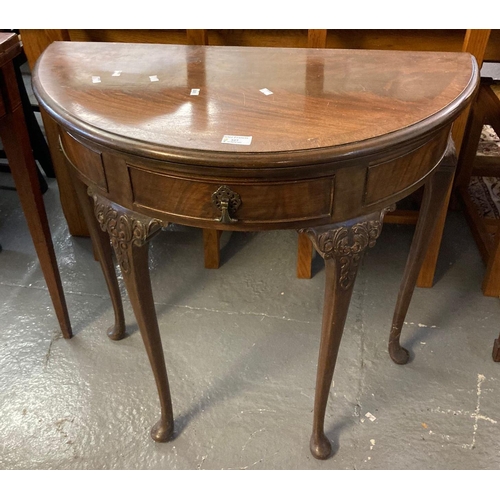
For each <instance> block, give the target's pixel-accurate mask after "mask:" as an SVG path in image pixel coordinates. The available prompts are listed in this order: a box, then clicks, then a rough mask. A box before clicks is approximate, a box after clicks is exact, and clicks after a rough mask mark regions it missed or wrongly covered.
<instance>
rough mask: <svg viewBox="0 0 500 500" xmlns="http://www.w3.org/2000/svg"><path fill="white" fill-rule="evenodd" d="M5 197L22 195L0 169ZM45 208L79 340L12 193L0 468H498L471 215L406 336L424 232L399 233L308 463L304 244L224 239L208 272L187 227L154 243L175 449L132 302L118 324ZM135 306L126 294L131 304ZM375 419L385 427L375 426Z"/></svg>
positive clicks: (97, 280) (311, 322)
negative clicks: (299, 253) (403, 283)
mask: <svg viewBox="0 0 500 500" xmlns="http://www.w3.org/2000/svg"><path fill="white" fill-rule="evenodd" d="M0 185H2V186H8V185H12V181H11V178H10V176H9V175H8V174H0ZM49 185H50V188H49V191H48V192H47V193H46V194H45V203H46V206H47V211H48V215H49V219H50V223H51V229H52V232H53V233H52V234H53V239H54V242H55V248H56V253H57V256H58V259H59V264H60V270H61V275H62V279H63V284H64V289H65V292H66V297H67V301H68V306H69V311H70V315H71V318H72V323H73V327H74V332H75V336H74V338H73V339H72V340H69V341H68V340H64V339H62V338H61V335H60V332H59V329H58V324H57V321H56V318H55V315H54V311H53V309H52V305H51V301H50V298H49V295H48V292H47V289H46V285H45V282H44V279H43V276H42V274H41V271H40V267H39V264H38V260H37V257H36V254H35V252H34V248H33V245H32V242H31V239H30V236H29V233H28V229H27V226H26V223H25V220H24V217H23V214H22V212H21V210H20V205H19V202H18V198H17V193H16V192H15V191H9V190H1V191H0V193H1V195H0V243H1V245H2V247H3V251H2V252H1V253H0V301H1V303H2V304H3V306H2V308H1V309H0V414H1V416H2V417H1V419H0V468H1V469H318V470H320V469H327V470H328V469H498V468H499V467H500V425H498V422H499V421H500V390H499V389H498V385H497V382H498V380H499V379H500V365H499V364H496V363H494V362H493V361H492V358H491V350H492V345H493V340H494V339H495V338H496V337H497V336H498V333H499V330H500V321H499V319H500V307H499V305H500V304H499V300H498V299H496V298H487V297H484V296H483V295H482V293H481V290H480V285H481V280H482V276H483V273H484V265H483V263H482V262H481V259H480V256H479V253H478V251H477V249H476V246H475V244H474V242H473V240H472V237H471V235H470V231H469V229H468V227H467V226H466V224H465V222H464V219H463V217H462V214H461V213H459V212H452V213H450V214H449V218H448V221H447V226H446V230H445V234H444V239H443V245H442V251H441V255H440V260H439V265H438V269H437V282H436V284H435V286H434V287H433V288H432V289H417V290H416V291H415V294H414V298H413V302H412V304H411V307H410V311H409V314H408V317H407V324H406V327H405V329H404V331H403V344H404V345H405V346H406V347H407V348H408V349H409V350H410V352H411V362H410V363H409V364H408V365H406V366H397V365H395V364H394V363H393V362H392V361H391V360H390V359H389V356H388V354H387V346H386V343H387V337H388V332H389V327H390V321H391V318H392V312H393V307H394V303H395V299H396V295H397V291H398V286H399V280H400V278H401V275H402V272H403V267H404V264H405V260H406V256H407V253H408V249H409V245H410V241H411V237H412V233H413V227H411V226H395V225H392V226H391V225H386V226H385V228H384V231H383V232H382V235H381V237H380V238H379V241H378V243H377V245H376V246H375V248H373V249H371V250H370V251H369V252H368V254H367V256H366V258H365V260H364V262H363V264H362V267H361V269H360V272H359V275H358V279H357V282H356V285H355V290H354V294H353V299H352V303H351V308H350V312H349V317H348V320H347V324H346V329H345V333H344V338H343V341H342V345H341V348H340V353H339V359H338V363H337V369H336V372H335V376H334V385H333V386H332V389H331V393H330V400H329V405H328V408H327V417H326V430H327V435H328V436H329V438H330V439H332V440H333V442H334V450H335V454H334V456H332V457H331V458H330V459H328V460H326V461H317V460H315V459H314V458H312V457H311V455H310V454H309V449H308V444H309V436H310V431H311V421H312V409H313V395H314V385H315V374H316V360H317V353H318V346H319V334H320V326H321V325H320V320H321V310H322V302H323V285H324V270H323V267H322V262H321V259H317V258H316V259H315V261H314V269H315V275H314V277H313V279H311V280H298V279H296V278H295V258H296V241H297V236H296V234H295V233H294V232H293V231H281V232H278V231H275V232H267V233H233V234H230V233H225V234H224V236H223V240H222V244H223V249H222V260H223V264H222V266H221V268H220V269H218V270H206V269H204V268H203V253H202V237H201V236H202V235H201V231H200V230H197V229H189V228H182V227H179V226H175V227H173V228H172V230H170V231H167V232H164V233H162V234H161V235H160V236H159V237H157V238H156V239H154V240H153V242H152V245H151V268H152V274H153V287H154V293H155V301H156V307H157V311H158V316H159V323H160V329H161V332H162V340H163V346H164V351H165V357H166V361H167V368H168V372H169V377H170V383H171V390H172V397H173V405H174V414H175V425H176V437H175V439H174V440H173V441H172V442H170V443H165V444H158V443H155V442H153V441H152V440H151V438H150V437H149V430H150V427H151V425H153V424H154V423H155V422H156V420H157V419H158V416H159V406H158V398H157V394H156V389H155V384H154V381H153V377H152V372H151V369H150V367H149V364H148V360H147V357H146V353H145V350H144V348H143V344H142V340H141V337H140V334H139V332H138V331H137V327H136V324H135V321H134V318H133V314H132V311H131V308H130V305H129V303H128V300H127V299H125V308H126V311H125V312H126V317H127V325H128V336H127V337H126V338H125V339H124V340H122V341H120V342H112V341H110V340H109V339H108V338H107V336H106V334H105V331H106V329H107V327H108V326H109V325H110V324H111V322H112V319H113V313H112V309H111V303H110V300H109V298H108V296H107V293H106V288H105V283H104V279H103V277H102V275H101V272H100V268H99V265H98V263H97V262H95V261H94V260H93V254H92V250H91V245H90V241H89V240H88V239H84V238H73V237H71V236H70V235H69V233H68V230H67V227H66V224H65V220H64V217H63V215H62V212H61V208H60V204H59V198H58V190H57V185H56V184H55V182H54V181H53V180H50V181H49ZM124 296H125V292H124ZM367 413H370V414H372V415H373V416H374V417H375V419H372V420H371V419H370V418H368V417H366V414H367Z"/></svg>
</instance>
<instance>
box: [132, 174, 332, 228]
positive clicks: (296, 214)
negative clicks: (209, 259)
mask: <svg viewBox="0 0 500 500" xmlns="http://www.w3.org/2000/svg"><path fill="white" fill-rule="evenodd" d="M129 173H130V180H131V185H132V192H133V201H134V205H135V206H136V208H138V209H139V208H140V207H144V208H148V209H152V210H154V211H156V212H161V213H162V214H164V215H165V216H166V217H167V218H168V217H169V216H174V217H181V218H187V219H191V220H192V222H193V223H194V222H195V221H213V220H219V221H220V222H223V223H224V222H227V223H228V224H236V223H237V224H243V225H244V224H252V223H256V222H259V223H281V222H291V221H300V220H304V221H307V220H314V219H318V218H325V217H329V216H330V215H331V213H332V202H333V177H329V178H321V179H309V180H305V181H292V182H276V183H268V182H241V181H238V182H237V183H233V182H229V181H225V180H221V181H220V182H215V181H214V182H207V181H196V180H187V179H184V178H181V177H175V176H170V175H164V174H158V173H157V172H152V171H148V170H144V169H141V168H134V167H132V166H129ZM218 190H219V191H218ZM216 193H217V194H216ZM224 197H228V199H229V198H230V200H229V201H228V212H229V213H228V214H226V216H229V218H230V219H232V221H231V222H230V221H229V219H228V218H227V217H226V218H224V214H223V211H224V210H223V208H222V207H221V200H223V199H224ZM238 200H239V203H238ZM172 220H175V219H172Z"/></svg>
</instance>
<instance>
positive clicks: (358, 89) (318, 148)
mask: <svg viewBox="0 0 500 500" xmlns="http://www.w3.org/2000/svg"><path fill="white" fill-rule="evenodd" d="M477 84H478V68H477V64H476V62H475V60H474V59H473V58H472V57H471V56H470V55H468V54H464V53H442V52H441V53H422V52H401V51H400V52H392V51H364V50H325V49H279V48H248V47H245V48H244V47H204V46H185V45H148V44H112V43H110V44H107V43H99V44H95V43H75V42H70V43H68V42H57V43H54V44H52V45H51V46H50V47H49V48H48V49H47V50H46V51H45V52H44V54H43V55H42V57H41V58H40V59H39V61H38V63H37V66H36V68H35V71H34V74H33V86H34V91H35V94H36V96H37V98H38V100H39V101H40V104H41V106H42V107H43V108H44V109H45V110H46V111H47V112H48V113H49V114H50V115H51V117H52V118H53V119H54V120H55V121H56V122H57V123H58V124H59V127H60V146H61V150H62V151H63V153H64V155H65V156H66V158H67V161H68V163H69V165H70V167H69V169H70V172H71V175H72V178H73V180H74V187H75V190H76V192H77V195H78V199H79V201H80V202H81V204H82V208H83V211H84V214H85V217H86V222H87V224H88V225H89V230H90V233H91V237H92V239H93V241H94V244H95V247H96V251H97V253H98V255H99V260H100V262H101V265H102V268H103V271H104V274H105V276H106V280H107V284H108V288H109V290H110V294H111V297H112V301H113V305H114V310H115V318H116V321H115V325H114V327H113V328H112V330H111V332H110V336H111V337H112V338H114V339H119V338H121V337H122V336H123V333H124V321H123V311H122V305H121V297H120V292H119V288H118V284H117V279H116V276H115V271H114V266H113V262H112V253H111V250H110V249H111V246H112V247H113V248H114V250H115V253H116V256H117V259H118V262H119V263H120V266H121V271H122V274H123V278H124V281H125V284H126V287H127V290H128V293H129V297H130V299H131V302H132V306H133V309H134V313H135V316H136V319H137V322H138V325H139V328H140V331H141V334H142V337H143V339H144V343H145V346H146V350H147V353H148V356H149V359H150V362H151V365H152V368H153V372H154V376H155V380H156V384H157V388H158V393H159V397H160V406H161V418H160V420H159V422H158V423H157V424H156V425H155V426H154V427H153V429H152V431H151V433H152V437H153V439H155V440H156V441H167V440H169V439H170V438H171V437H172V436H173V430H174V419H173V412H172V405H171V398H170V392H169V386H168V379H167V373H166V369H165V362H164V357H163V351H162V346H161V339H160V333H159V329H158V323H157V318H156V312H155V308H154V303H153V294H152V290H151V283H150V279H149V268H148V242H149V240H150V239H151V238H152V237H153V236H154V235H155V234H156V233H157V232H158V231H159V230H160V229H161V228H162V227H164V226H165V225H167V224H168V223H169V222H177V223H180V224H183V225H188V226H196V227H201V228H209V229H218V230H231V231H248V230H250V231H261V230H268V229H273V230H274V229H297V230H298V231H299V232H301V233H305V234H307V235H308V236H309V237H310V239H311V240H312V242H313V244H314V246H315V248H316V250H317V251H318V253H319V254H321V255H322V256H323V257H324V259H325V281H326V283H325V302H324V312H323V326H322V334H321V335H322V337H321V345H320V353H319V362H318V375H317V384H316V397H315V405H314V419H313V432H312V437H311V452H312V454H313V455H314V456H315V457H316V458H322V459H324V458H327V457H328V456H329V455H330V453H331V444H330V442H329V441H328V439H327V438H326V436H325V434H324V429H323V427H324V417H325V408H326V403H327V399H328V393H329V388H330V385H331V381H332V377H333V371H334V367H335V361H336V357H337V352H338V349H339V344H340V340H341V337H342V332H343V329H344V323H345V319H346V315H347V310H348V306H349V302H350V298H351V294H352V290H353V284H354V280H355V278H356V273H357V270H358V267H359V263H360V260H361V258H362V256H363V254H364V252H365V251H366V249H367V248H369V247H372V246H373V245H375V242H376V240H377V237H378V236H379V234H380V231H381V229H382V218H383V215H384V213H385V212H386V211H387V210H388V209H389V207H391V206H392V205H393V204H394V203H395V202H396V201H398V200H400V199H402V198H403V197H405V196H407V195H408V194H409V193H411V192H413V191H414V190H416V189H418V188H419V187H421V186H422V185H424V184H425V191H424V200H423V203H422V209H421V214H420V218H419V222H418V224H417V228H416V232H415V237H414V241H413V243H412V247H411V251H410V255H409V258H408V264H407V267H406V269H405V273H404V277H403V282H402V285H401V289H400V293H399V296H398V299H397V304H396V310H395V314H394V321H393V326H392V331H391V335H390V341H389V353H390V355H391V357H392V359H393V360H394V361H395V362H397V363H401V364H404V363H406V362H407V360H408V351H406V350H405V349H404V348H403V347H401V345H400V343H399V336H400V333H401V328H402V325H403V321H404V317H405V314H406V311H407V308H408V305H409V302H410V298H411V295H412V292H413V289H414V286H415V282H416V279H417V275H418V271H419V268H420V265H421V263H422V260H423V258H424V255H425V250H426V247H427V245H428V242H429V240H430V237H431V234H432V230H433V227H434V223H435V219H436V217H434V214H435V213H436V212H437V211H439V210H440V209H441V208H442V206H443V203H445V199H446V193H447V192H448V190H449V187H450V183H451V181H452V178H453V174H454V167H455V161H454V157H453V154H452V146H450V144H451V142H450V139H449V138H450V129H451V126H452V123H453V120H454V119H455V118H456V117H457V116H458V115H459V114H460V113H461V112H462V111H463V110H464V108H465V107H466V106H467V105H468V103H469V101H470V99H471V98H472V96H473V93H474V91H475V89H476V87H477ZM106 233H107V234H106ZM108 236H109V238H110V240H111V246H110V245H109V241H108ZM387 251H390V249H387ZM193 362H195V360H193Z"/></svg>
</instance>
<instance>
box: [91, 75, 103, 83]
mask: <svg viewBox="0 0 500 500" xmlns="http://www.w3.org/2000/svg"><path fill="white" fill-rule="evenodd" d="M92 83H101V77H100V76H93V77H92Z"/></svg>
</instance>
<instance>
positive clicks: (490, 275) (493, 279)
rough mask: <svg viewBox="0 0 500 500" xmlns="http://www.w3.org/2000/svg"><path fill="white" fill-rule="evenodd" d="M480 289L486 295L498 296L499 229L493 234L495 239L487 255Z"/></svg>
mask: <svg viewBox="0 0 500 500" xmlns="http://www.w3.org/2000/svg"><path fill="white" fill-rule="evenodd" d="M482 289H483V294H484V295H486V296H487V297H500V231H497V233H496V234H495V240H494V243H493V246H492V247H491V249H490V252H489V255H488V265H487V266H486V273H485V275H484V279H483V284H482Z"/></svg>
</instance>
